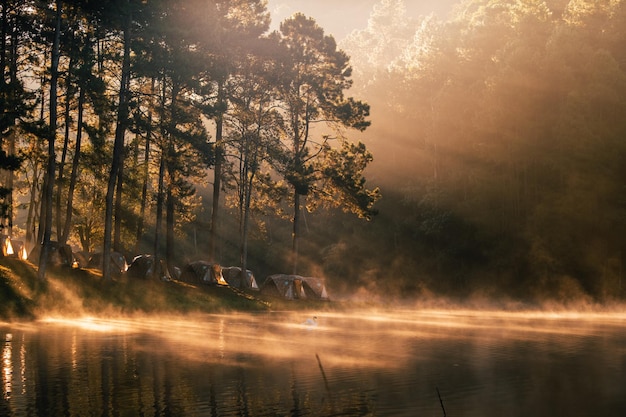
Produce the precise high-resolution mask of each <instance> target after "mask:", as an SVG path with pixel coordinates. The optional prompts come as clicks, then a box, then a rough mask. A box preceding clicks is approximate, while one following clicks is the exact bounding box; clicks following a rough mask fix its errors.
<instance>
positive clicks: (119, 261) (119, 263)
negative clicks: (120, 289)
mask: <svg viewBox="0 0 626 417" xmlns="http://www.w3.org/2000/svg"><path fill="white" fill-rule="evenodd" d="M110 262H111V272H113V273H118V274H121V273H123V272H126V270H127V269H128V264H127V263H126V258H125V257H124V255H122V254H121V253H119V252H111V260H110ZM102 265H103V262H102V252H98V253H94V254H93V255H91V257H90V258H89V263H88V264H87V267H89V268H97V269H100V270H102Z"/></svg>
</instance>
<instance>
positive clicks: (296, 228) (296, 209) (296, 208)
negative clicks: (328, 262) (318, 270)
mask: <svg viewBox="0 0 626 417" xmlns="http://www.w3.org/2000/svg"><path fill="white" fill-rule="evenodd" d="M292 237H293V242H292V247H291V256H292V261H293V271H292V273H293V274H294V275H296V274H297V273H298V250H299V247H298V246H299V243H300V242H299V241H298V240H299V239H300V194H298V191H297V190H296V191H294V194H293V234H292Z"/></svg>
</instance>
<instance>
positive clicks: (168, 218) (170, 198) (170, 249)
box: [163, 185, 176, 276]
mask: <svg viewBox="0 0 626 417" xmlns="http://www.w3.org/2000/svg"><path fill="white" fill-rule="evenodd" d="M165 205H166V213H165V265H166V266H167V269H168V272H169V269H170V266H171V265H173V264H174V210H175V207H176V205H175V204H174V195H173V194H172V187H171V185H170V186H168V187H167V201H166V204H165ZM163 272H165V271H163ZM168 276H169V274H168Z"/></svg>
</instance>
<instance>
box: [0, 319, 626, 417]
mask: <svg viewBox="0 0 626 417" xmlns="http://www.w3.org/2000/svg"><path fill="white" fill-rule="evenodd" d="M306 314H307V313H301V312H298V313H293V312H291V313H280V312H277V313H263V314H239V313H233V314H223V315H200V316H189V317H155V316H147V317H135V318H132V319H129V318H116V319H114V318H110V319H98V318H82V319H75V320H66V319H61V318H49V319H46V320H41V321H38V322H35V323H28V324H4V325H0V337H1V338H2V339H0V344H1V347H2V381H1V383H2V395H1V398H0V416H444V415H445V416H450V417H457V416H481V417H489V416H568V417H576V416H603V417H611V416H615V417H617V416H620V417H623V416H624V415H626V395H625V394H626V313H586V314H585V313H575V312H561V313H545V312H541V313H540V312H530V313H529V312H526V313H521V312H518V313H515V312H494V311H492V312H479V311H468V310H450V311H447V310H417V311H412V310H395V311H390V310H378V311H367V312H364V311H360V312H352V313H335V312H319V313H314V314H317V320H316V323H314V324H304V323H305V321H306V320H307V319H311V316H307V315H306Z"/></svg>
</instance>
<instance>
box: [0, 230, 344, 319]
mask: <svg viewBox="0 0 626 417" xmlns="http://www.w3.org/2000/svg"><path fill="white" fill-rule="evenodd" d="M20 245H21V243H20V242H15V241H13V242H11V240H10V239H6V238H5V239H3V241H2V251H3V256H0V278H3V279H0V303H1V304H2V307H1V308H0V318H2V319H3V320H23V319H27V320H28V319H33V318H36V317H41V316H44V315H48V314H50V313H51V312H56V313H58V314H63V315H68V316H76V317H78V316H82V315H85V314H113V315H119V314H123V315H127V314H136V313H142V314H143V313H154V312H159V313H163V314H177V313H189V312H194V311H195V312H215V311H220V312H222V311H258V310H260V311H271V310H275V309H289V310H291V309H293V310H298V309H308V308H312V309H317V310H319V309H328V308H331V304H330V303H329V302H328V301H329V297H328V291H327V289H326V284H325V281H324V280H323V279H321V278H314V277H301V276H298V275H287V274H275V275H271V276H268V277H266V278H265V279H262V280H261V281H260V283H258V281H257V279H258V278H257V277H255V275H254V273H253V271H251V270H247V273H246V275H245V278H242V274H241V268H239V267H234V266H221V265H219V264H214V263H210V262H207V261H193V262H189V263H187V264H186V265H184V266H183V267H181V268H178V267H176V268H173V270H174V271H175V272H174V273H173V274H170V273H169V272H168V270H167V269H166V268H164V267H163V262H155V260H154V257H153V256H152V255H148V254H142V255H137V256H135V257H134V258H133V259H132V260H130V262H129V261H127V260H126V258H125V257H124V255H122V254H120V253H118V252H112V253H111V256H110V264H111V266H112V270H113V271H114V274H113V276H114V278H113V280H111V281H110V282H108V281H105V280H103V278H102V272H101V269H102V265H103V260H102V255H101V254H100V253H95V254H87V253H84V252H78V251H77V252H73V251H72V249H71V247H70V246H69V245H53V250H52V251H50V252H49V257H50V277H49V278H48V279H47V280H46V281H41V280H39V279H38V277H37V268H36V265H37V256H38V251H37V250H33V251H31V253H30V254H28V256H26V255H25V254H24V251H22V250H21V249H22V247H21V246H20ZM333 308H334V307H333Z"/></svg>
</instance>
